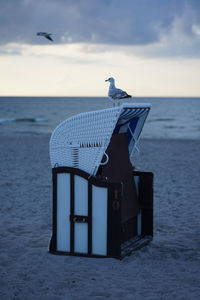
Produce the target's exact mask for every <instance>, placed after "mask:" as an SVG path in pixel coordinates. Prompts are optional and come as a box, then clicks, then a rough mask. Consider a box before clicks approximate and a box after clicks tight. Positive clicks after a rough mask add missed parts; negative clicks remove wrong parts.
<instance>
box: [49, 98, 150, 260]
mask: <svg viewBox="0 0 200 300" xmlns="http://www.w3.org/2000/svg"><path fill="white" fill-rule="evenodd" d="M150 107H151V105H150V104H145V103H143V104H133V103H132V104H130V103H125V104H122V105H121V106H118V107H113V108H108V109H103V110H98V111H92V112H86V113H81V114H78V115H75V116H73V117H71V118H69V119H67V120H65V121H64V122H62V123H61V124H60V125H58V126H57V127H56V129H55V130H54V132H53V133H52V136H51V139H50V160H51V165H52V172H53V234H52V238H51V242H50V252H52V253H54V254H69V255H81V256H82V255H83V256H94V257H117V258H122V257H123V256H125V255H127V254H128V253H131V252H132V251H133V250H135V249H138V248H140V247H142V246H144V245H146V244H147V243H149V242H150V241H151V240H152V237H153V174H152V173H151V172H139V171H136V170H134V166H132V164H131V162H130V157H131V155H132V153H133V151H134V148H135V147H136V145H137V142H138V139H139V137H140V134H141V131H142V128H143V126H144V123H145V120H146V118H147V116H148V113H149V110H150Z"/></svg>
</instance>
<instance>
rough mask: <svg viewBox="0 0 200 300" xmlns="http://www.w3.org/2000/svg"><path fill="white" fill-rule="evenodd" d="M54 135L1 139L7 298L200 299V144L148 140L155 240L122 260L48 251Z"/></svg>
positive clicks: (2, 284)
mask: <svg viewBox="0 0 200 300" xmlns="http://www.w3.org/2000/svg"><path fill="white" fill-rule="evenodd" d="M49 138H50V136H49V135H39V134H31V135H30V134H28V133H27V134H26V133H24V134H16V135H14V134H10V135H7V136H6V135H0V164H1V171H0V199H1V206H0V210H1V221H0V227H1V228H0V235H1V237H0V299H3V300H4V299H5V300H9V299H15V300H17V299H42V300H43V299H52V300H54V299H70V300H71V299H76V300H79V299H80V300H81V299H84V300H85V299H115V300H116V299H123V300H126V299H127V300H128V299H130V300H132V299H152V300H155V299H167V300H168V299H185V300H186V299H187V300H188V299H190V300H191V299H198V298H199V297H200V288H199V278H200V271H199V269H200V267H199V261H200V252H199V249H200V237H199V232H200V225H199V224H200V222H199V214H200V201H199V200H200V196H199V194H200V183H199V182H200V181H199V178H200V151H199V149H200V141H197V140H196V141H195V140H164V139H163V140H148V139H145V140H141V142H140V146H139V148H140V154H139V155H138V154H136V159H135V160H134V161H135V165H136V167H137V168H139V169H142V170H145V171H152V172H154V176H155V177H154V239H153V241H152V242H151V243H150V244H149V245H148V246H146V247H145V248H143V249H141V250H139V251H137V252H135V253H133V254H132V255H131V256H129V257H126V258H124V259H123V260H121V261H119V260H116V259H110V258H109V259H108V258H107V259H95V258H83V257H82V258H81V257H70V256H69V257H68V256H56V255H52V254H50V253H49V252H48V244H49V240H50V237H51V222H52V216H51V214H52V184H51V166H50V161H49V148H48V143H49Z"/></svg>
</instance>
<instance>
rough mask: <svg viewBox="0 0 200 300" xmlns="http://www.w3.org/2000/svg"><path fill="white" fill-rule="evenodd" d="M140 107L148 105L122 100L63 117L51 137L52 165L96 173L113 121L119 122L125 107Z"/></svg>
mask: <svg viewBox="0 0 200 300" xmlns="http://www.w3.org/2000/svg"><path fill="white" fill-rule="evenodd" d="M140 107H141V109H144V108H145V109H146V108H149V107H150V106H149V104H130V103H128V104H127V103H125V104H122V105H121V106H118V107H113V108H108V109H103V110H98V111H92V112H86V113H81V114H78V115H75V116H72V117H71V118H69V119H67V120H65V121H63V122H62V123H61V124H60V125H58V126H57V127H56V129H55V130H54V132H53V133H52V136H51V140H50V159H51V165H52V167H55V166H68V167H74V168H79V169H81V170H83V171H86V172H88V173H89V174H91V175H95V174H96V172H97V170H98V168H99V165H100V164H101V161H102V158H103V156H104V153H105V151H106V149H107V147H108V145H109V142H110V139H111V136H112V134H113V131H114V129H115V127H116V125H117V124H119V126H121V125H120V124H121V122H122V121H123V120H124V118H125V116H124V113H126V111H130V110H131V111H132V110H134V111H136V109H137V110H138V108H139V109H140ZM120 115H121V116H122V117H121V119H120ZM126 118H127V117H126ZM118 120H119V122H118ZM144 121H145V120H144ZM119 126H118V127H119ZM142 126H143V125H142ZM121 128H122V127H121ZM138 136H139V135H138ZM134 139H135V137H134Z"/></svg>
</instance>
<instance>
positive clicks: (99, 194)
mask: <svg viewBox="0 0 200 300" xmlns="http://www.w3.org/2000/svg"><path fill="white" fill-rule="evenodd" d="M107 206H108V190H107V188H103V187H96V186H94V185H93V186H92V254H99V255H107Z"/></svg>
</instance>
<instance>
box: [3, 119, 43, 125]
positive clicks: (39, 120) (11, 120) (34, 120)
mask: <svg viewBox="0 0 200 300" xmlns="http://www.w3.org/2000/svg"><path fill="white" fill-rule="evenodd" d="M47 121H48V120H47V119H44V118H7V119H0V124H4V123H45V122H47Z"/></svg>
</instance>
